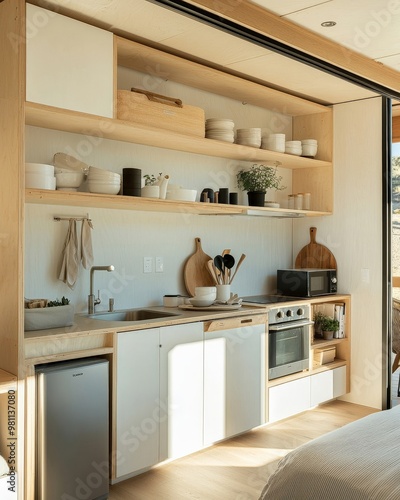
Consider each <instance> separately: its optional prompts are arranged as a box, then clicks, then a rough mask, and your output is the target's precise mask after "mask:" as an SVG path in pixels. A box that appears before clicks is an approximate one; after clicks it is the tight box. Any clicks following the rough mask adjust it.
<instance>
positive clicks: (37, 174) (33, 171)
mask: <svg viewBox="0 0 400 500" xmlns="http://www.w3.org/2000/svg"><path fill="white" fill-rule="evenodd" d="M25 187H27V188H35V189H55V188H56V178H55V177H54V167H53V165H46V164H45V163H25Z"/></svg>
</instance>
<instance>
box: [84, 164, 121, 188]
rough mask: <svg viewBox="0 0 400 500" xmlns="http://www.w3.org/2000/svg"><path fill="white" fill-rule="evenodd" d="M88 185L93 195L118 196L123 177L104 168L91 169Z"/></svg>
mask: <svg viewBox="0 0 400 500" xmlns="http://www.w3.org/2000/svg"><path fill="white" fill-rule="evenodd" d="M88 185H89V191H90V192H91V193H100V194H118V193H119V191H120V189H121V176H120V174H116V173H115V172H110V171H109V170H103V169H102V168H96V167H89V176H88Z"/></svg>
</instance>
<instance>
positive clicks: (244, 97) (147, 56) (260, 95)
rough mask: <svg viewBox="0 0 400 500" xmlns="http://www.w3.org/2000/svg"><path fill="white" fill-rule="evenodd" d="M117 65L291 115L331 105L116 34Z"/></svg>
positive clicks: (304, 113) (326, 109)
mask: <svg viewBox="0 0 400 500" xmlns="http://www.w3.org/2000/svg"><path fill="white" fill-rule="evenodd" d="M114 39H115V44H116V52H117V64H118V65H119V66H124V67H126V68H130V69H133V70H135V71H139V72H141V73H145V74H148V72H149V68H157V73H158V74H159V75H164V74H165V75H168V79H169V80H172V81H174V82H177V83H181V84H182V85H187V86H188V87H193V88H197V89H200V90H204V91H206V92H211V93H212V94H217V95H222V96H225V97H226V96H228V97H230V98H231V99H235V100H237V101H240V102H246V103H248V104H252V105H254V106H258V107H260V108H266V109H274V110H275V111H277V112H279V113H282V114H285V115H291V116H302V115H310V114H316V113H329V112H330V109H329V108H328V107H327V106H323V105H322V104H318V103H315V102H311V101H307V100H306V99H302V98H301V97H297V96H294V95H290V94H287V93H285V92H282V91H280V90H276V89H273V88H271V87H267V86H266V85H261V84H259V83H255V82H253V81H251V80H249V79H245V78H243V77H239V76H236V75H232V74H229V73H227V72H226V68H224V71H221V70H218V69H215V68H211V67H210V66H205V65H204V64H200V63H197V62H194V61H190V60H188V59H184V58H182V57H179V56H176V55H174V54H170V53H167V52H164V51H161V50H158V49H156V48H152V47H148V46H146V45H142V44H140V43H138V42H134V41H132V40H127V39H125V38H121V37H118V36H115V38H114Z"/></svg>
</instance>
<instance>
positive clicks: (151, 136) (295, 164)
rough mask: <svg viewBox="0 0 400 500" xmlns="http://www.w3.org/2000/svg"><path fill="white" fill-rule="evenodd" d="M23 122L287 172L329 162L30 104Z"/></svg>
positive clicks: (327, 164)
mask: <svg viewBox="0 0 400 500" xmlns="http://www.w3.org/2000/svg"><path fill="white" fill-rule="evenodd" d="M25 122H26V124H27V125H33V126H35V127H43V128H49V129H53V130H61V131H64V132H71V133H76V134H84V135H91V136H95V137H103V138H104V139H112V140H117V141H124V142H131V143H135V144H142V145H145V146H152V147H158V148H164V149H172V150H174V151H182V152H185V153H194V154H200V155H206V156H215V157H219V158H227V159H231V160H238V161H248V162H279V163H280V164H281V165H280V166H281V167H283V168H289V169H298V168H313V167H315V168H319V167H327V166H330V165H331V163H330V162H326V161H322V160H316V159H310V158H303V157H300V156H293V155H289V154H285V153H277V152H275V151H268V150H266V149H258V148H251V147H248V146H242V145H240V144H230V143H228V142H223V141H216V140H214V139H206V138H202V137H195V136H190V135H185V134H178V133H176V132H170V131H169V130H166V129H159V128H156V127H150V126H146V125H136V124H134V123H131V122H128V121H124V120H117V119H111V118H105V117H102V116H96V115H90V114H88V113H81V112H78V111H70V110H65V109H62V108H56V107H53V106H46V105H43V104H35V103H32V102H27V103H26V104H25Z"/></svg>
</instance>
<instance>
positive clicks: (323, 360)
mask: <svg viewBox="0 0 400 500" xmlns="http://www.w3.org/2000/svg"><path fill="white" fill-rule="evenodd" d="M335 356H336V347H326V348H324V349H315V350H314V361H315V363H316V364H317V365H326V364H327V363H332V361H334V359H335Z"/></svg>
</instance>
